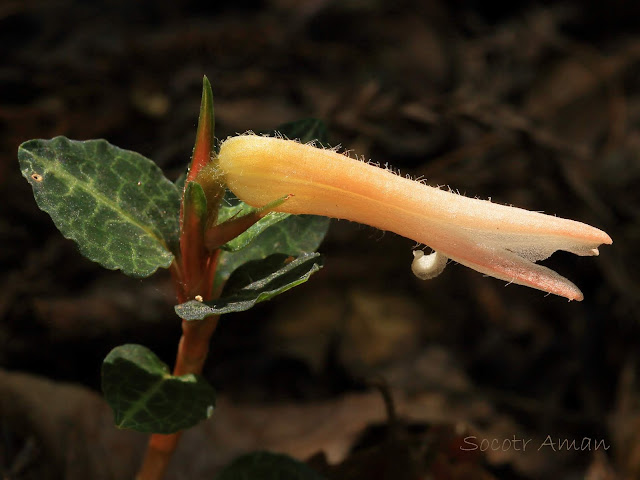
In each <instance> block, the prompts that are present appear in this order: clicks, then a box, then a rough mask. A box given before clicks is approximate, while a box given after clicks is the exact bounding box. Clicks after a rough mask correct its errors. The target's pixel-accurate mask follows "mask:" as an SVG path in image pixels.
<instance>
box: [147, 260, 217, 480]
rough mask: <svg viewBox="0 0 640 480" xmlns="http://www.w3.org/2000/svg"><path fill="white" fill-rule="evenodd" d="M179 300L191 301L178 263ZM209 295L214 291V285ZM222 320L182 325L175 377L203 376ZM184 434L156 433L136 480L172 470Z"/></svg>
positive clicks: (210, 264)
mask: <svg viewBox="0 0 640 480" xmlns="http://www.w3.org/2000/svg"><path fill="white" fill-rule="evenodd" d="M217 258H218V252H217V251H216V252H214V253H213V254H212V255H211V256H210V257H209V258H208V259H207V262H206V264H205V265H206V270H205V271H206V272H207V274H208V275H207V276H208V277H209V278H208V280H209V282H212V281H213V273H211V272H212V271H215V265H216V263H217ZM171 274H172V276H173V280H174V284H175V287H176V296H177V299H178V302H179V303H183V302H185V301H186V300H187V298H186V294H185V291H186V290H188V289H187V288H185V285H183V284H182V275H181V272H180V270H179V268H178V267H177V263H174V265H172V268H171ZM207 291H209V292H210V291H211V285H209V288H208V290H207ZM219 318H220V317H219V316H217V315H216V316H212V317H208V318H206V319H204V320H200V321H187V320H183V321H182V337H181V338H180V343H179V344H178V353H177V355H176V363H175V366H174V368H173V375H175V376H180V375H186V374H189V373H192V374H200V373H202V367H203V366H204V362H205V361H206V359H207V354H208V353H209V343H210V341H211V336H212V335H213V332H214V331H215V329H216V327H217V326H218V320H219ZM181 435H182V432H176V433H172V434H169V435H162V434H159V433H154V434H152V435H151V437H150V438H149V444H148V446H147V452H146V453H145V456H144V459H143V461H142V466H141V467H140V470H139V471H138V475H137V476H136V480H161V479H162V478H163V477H164V474H165V473H166V471H167V468H168V467H169V461H170V460H171V456H172V455H173V452H174V451H175V449H176V447H177V445H178V441H179V440H180V436H181Z"/></svg>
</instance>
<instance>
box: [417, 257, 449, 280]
mask: <svg viewBox="0 0 640 480" xmlns="http://www.w3.org/2000/svg"><path fill="white" fill-rule="evenodd" d="M447 260H448V258H447V257H445V256H444V255H442V254H441V253H438V252H433V253H430V254H429V255H425V254H424V252H423V251H422V250H414V251H413V262H411V271H412V272H413V274H414V275H415V276H416V277H418V278H419V279H420V280H431V279H432V278H435V277H437V276H438V275H440V274H441V273H442V271H443V270H444V267H446V266H447Z"/></svg>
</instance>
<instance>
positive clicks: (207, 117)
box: [187, 76, 216, 182]
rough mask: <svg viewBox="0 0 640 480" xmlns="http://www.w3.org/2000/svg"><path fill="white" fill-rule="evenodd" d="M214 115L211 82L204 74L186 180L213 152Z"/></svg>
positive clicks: (198, 170)
mask: <svg viewBox="0 0 640 480" xmlns="http://www.w3.org/2000/svg"><path fill="white" fill-rule="evenodd" d="M215 126H216V125H215V116H214V114H213V93H212V92H211V84H210V83H209V79H208V78H207V77H206V76H205V77H204V78H203V79H202V100H201V102H200V116H199V117H198V130H197V132H196V143H195V147H194V148H193V157H192V159H191V165H189V172H188V173H187V181H188V182H191V181H193V180H195V179H196V176H197V175H198V173H199V172H200V170H201V169H202V167H204V166H205V165H206V164H208V163H209V162H210V161H211V159H212V157H213V154H214V132H215Z"/></svg>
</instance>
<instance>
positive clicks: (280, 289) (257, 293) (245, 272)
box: [175, 253, 322, 320]
mask: <svg viewBox="0 0 640 480" xmlns="http://www.w3.org/2000/svg"><path fill="white" fill-rule="evenodd" d="M289 259H290V257H289V256H287V255H282V254H279V255H271V256H269V257H267V258H265V259H264V260H258V261H253V262H248V263H246V264H244V265H243V266H242V267H240V268H238V269H237V270H236V271H235V272H234V273H233V275H232V276H231V278H230V279H229V282H228V283H227V285H226V286H225V290H224V292H223V295H222V297H221V298H218V299H216V300H212V301H210V302H206V303H204V302H197V301H195V300H193V301H190V302H186V303H183V304H181V305H177V306H176V308H175V310H176V313H177V314H178V316H179V317H180V318H183V319H185V320H202V319H204V318H206V317H208V316H210V315H221V314H224V313H231V312H241V311H244V310H249V309H250V308H252V307H253V306H254V305H255V304H256V303H259V302H264V301H266V300H270V299H271V298H273V297H275V296H276V295H280V294H281V293H284V292H286V291H287V290H289V289H291V288H293V287H295V286H296V285H300V284H301V283H304V282H306V281H307V280H308V279H309V277H310V276H311V275H312V274H314V273H315V272H317V271H318V270H320V268H322V258H321V256H320V254H319V253H308V254H304V255H301V256H300V257H298V258H297V259H295V260H292V261H288V260H289ZM256 279H257V280H256Z"/></svg>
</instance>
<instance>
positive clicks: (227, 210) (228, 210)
mask: <svg viewBox="0 0 640 480" xmlns="http://www.w3.org/2000/svg"><path fill="white" fill-rule="evenodd" d="M282 201H283V199H280V200H279V201H277V202H279V203H277V204H278V205H279V204H280V203H282ZM285 201H286V200H285ZM275 206H276V202H274V203H273V205H271V206H270V205H266V206H265V207H263V209H267V210H268V209H269V208H275ZM260 210H261V209H258V208H253V207H250V206H249V205H247V204H246V203H244V202H242V201H240V200H238V199H237V198H235V197H234V196H233V194H232V193H231V192H229V191H227V194H226V197H225V203H224V206H223V207H222V208H221V209H220V212H219V214H218V225H221V224H224V223H225V222H232V221H234V219H240V218H245V219H247V220H249V219H250V215H251V214H256V213H258V212H260ZM288 216H289V214H288V213H282V212H270V213H268V214H267V215H265V216H264V217H263V218H258V219H257V220H255V217H254V223H253V225H251V226H250V227H248V228H246V229H245V230H244V232H243V233H241V234H240V235H236V236H235V238H233V239H232V240H231V241H229V242H227V243H225V244H224V245H223V246H222V247H221V248H222V249H223V250H226V251H229V252H236V251H238V250H241V249H243V248H245V247H246V246H247V245H249V244H250V243H251V242H252V241H253V240H254V239H255V238H256V237H257V236H258V235H260V234H261V233H262V232H264V231H265V230H266V229H267V228H269V227H271V226H273V225H275V224H276V223H278V222H281V221H282V220H284V219H286V218H287V217H288Z"/></svg>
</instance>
